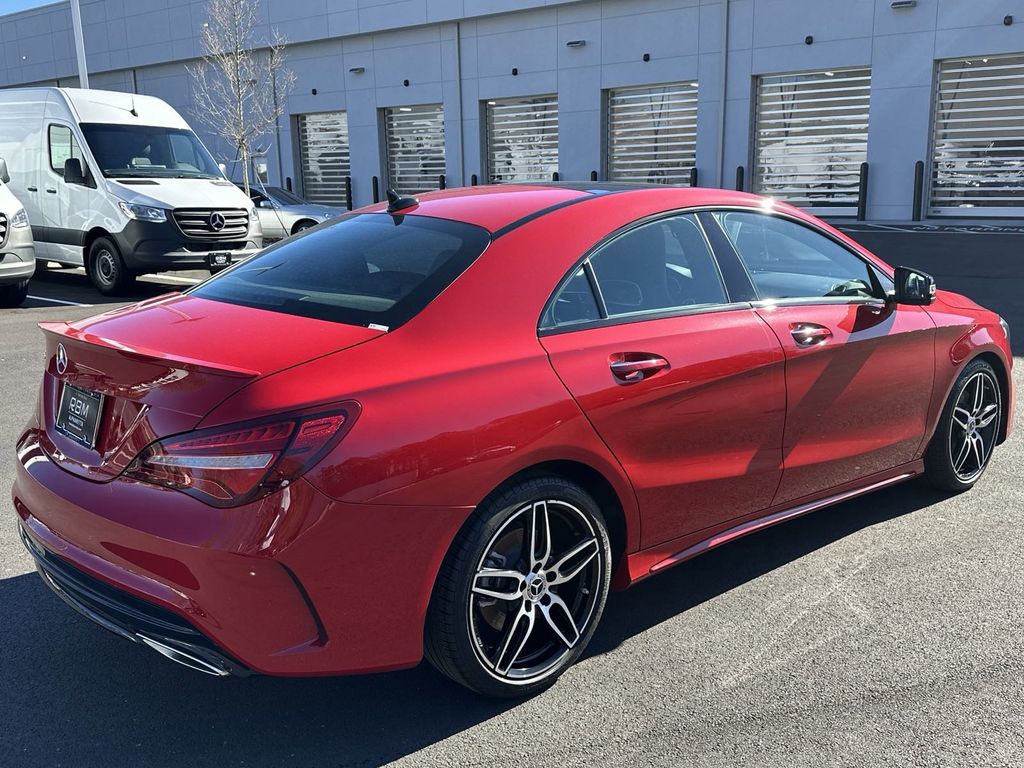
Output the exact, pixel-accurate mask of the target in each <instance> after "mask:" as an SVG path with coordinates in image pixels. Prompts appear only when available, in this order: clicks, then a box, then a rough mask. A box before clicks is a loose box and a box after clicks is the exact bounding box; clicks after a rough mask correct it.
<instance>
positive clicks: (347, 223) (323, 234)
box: [190, 213, 490, 329]
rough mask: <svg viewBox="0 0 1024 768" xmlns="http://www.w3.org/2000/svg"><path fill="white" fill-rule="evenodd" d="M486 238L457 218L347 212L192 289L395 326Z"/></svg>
mask: <svg viewBox="0 0 1024 768" xmlns="http://www.w3.org/2000/svg"><path fill="white" fill-rule="evenodd" d="M489 242H490V234H489V233H488V232H487V230H485V229H482V228H480V227H476V226H473V225H471V224H463V223H461V222H457V221H449V220H446V219H434V218H429V217H426V216H390V215H388V214H383V213H364V214H356V215H350V216H346V217H344V218H342V219H336V220H334V221H332V222H331V223H330V224H325V225H322V226H320V227H317V228H315V229H311V230H309V231H308V232H306V233H305V234H303V235H300V236H298V237H295V238H293V239H290V240H285V241H284V242H282V243H280V244H279V245H276V246H274V247H273V248H269V249H268V250H266V251H263V252H262V253H260V254H259V255H257V256H254V257H253V258H251V259H249V260H248V261H246V262H245V263H243V264H239V265H238V266H236V267H234V268H233V269H231V270H228V271H226V272H224V273H223V274H221V275H218V276H217V277H214V278H212V279H210V280H208V281H207V282H205V283H203V284H202V285H200V286H197V287H196V288H194V289H192V291H190V293H191V295H193V296H199V297H201V298H204V299H212V300H214V301H224V302H228V303H230V304H238V305H241V306H245V307H255V308H258V309H267V310H271V311H274V312H284V313H286V314H290V315H301V316H303V317H312V318H317V319H320V320H332V321H335V322H340V323H348V324H350V325H365V326H369V325H375V326H382V327H384V328H386V329H391V328H396V327H398V326H399V325H401V324H402V323H404V322H406V321H407V320H409V318H411V317H413V316H414V315H415V314H416V313H418V312H419V311H420V310H422V309H423V308H424V307H425V306H427V304H429V303H430V302H431V301H433V300H434V298H435V297H437V295H438V294H440V293H441V291H443V290H444V289H445V288H446V287H448V285H450V284H451V282H452V281H453V280H455V278H457V277H458V276H459V275H461V274H462V272H463V271H465V269H466V268H467V267H468V266H469V265H470V264H472V263H473V262H474V261H475V260H476V259H477V257H478V256H480V254H481V253H483V251H484V249H485V248H486V247H487V245H488V243H489Z"/></svg>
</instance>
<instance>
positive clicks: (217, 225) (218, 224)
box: [210, 211, 227, 232]
mask: <svg viewBox="0 0 1024 768" xmlns="http://www.w3.org/2000/svg"><path fill="white" fill-rule="evenodd" d="M226 223H227V222H226V221H224V214H223V213H217V212H216V211H214V212H213V213H211V214H210V229H212V230H213V231H214V232H220V231H221V230H222V229H224V225H225V224H226Z"/></svg>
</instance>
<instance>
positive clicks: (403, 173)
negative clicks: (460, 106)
mask: <svg viewBox="0 0 1024 768" xmlns="http://www.w3.org/2000/svg"><path fill="white" fill-rule="evenodd" d="M384 132H385V138H386V145H387V156H388V185H389V186H390V187H393V188H394V189H395V191H396V192H398V193H399V194H400V195H414V194H416V193H418V192H426V191H427V190H430V189H437V188H438V184H439V178H440V176H441V174H442V173H444V172H445V157H444V109H443V108H442V106H441V105H440V104H421V105H419V106H415V107H389V108H387V109H385V110H384Z"/></svg>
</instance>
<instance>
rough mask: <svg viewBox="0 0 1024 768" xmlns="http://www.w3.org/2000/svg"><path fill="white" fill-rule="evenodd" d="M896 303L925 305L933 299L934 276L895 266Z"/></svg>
mask: <svg viewBox="0 0 1024 768" xmlns="http://www.w3.org/2000/svg"><path fill="white" fill-rule="evenodd" d="M895 283H896V296H895V299H896V303H897V304H910V305H913V306H919V307H926V306H928V305H929V304H931V303H932V302H933V301H935V278H934V277H932V276H931V275H929V274H926V273H924V272H919V271H917V270H916V269H910V268H909V267H896V275H895Z"/></svg>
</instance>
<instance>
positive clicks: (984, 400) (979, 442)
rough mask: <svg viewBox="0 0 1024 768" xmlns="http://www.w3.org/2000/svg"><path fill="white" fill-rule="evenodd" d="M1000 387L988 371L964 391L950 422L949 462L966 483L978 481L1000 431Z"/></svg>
mask: <svg viewBox="0 0 1024 768" xmlns="http://www.w3.org/2000/svg"><path fill="white" fill-rule="evenodd" d="M999 411H1000V401H999V385H998V384H997V382H996V381H995V379H994V378H993V377H992V375H991V374H990V373H989V372H988V371H986V370H980V371H978V372H977V373H975V374H974V375H973V376H971V377H970V378H969V379H968V380H967V382H966V383H965V384H964V386H963V388H962V389H961V390H960V394H959V396H958V397H957V399H956V403H955V404H954V405H953V414H952V418H951V419H950V422H949V460H950V464H951V466H952V467H953V472H954V473H955V474H956V476H957V478H958V479H959V480H960V481H961V482H963V483H971V482H974V481H975V480H977V479H978V477H979V476H980V475H981V473H982V472H983V471H984V469H985V466H986V465H987V464H988V460H989V457H990V456H991V455H992V448H993V447H994V446H995V443H996V437H997V433H998V431H999Z"/></svg>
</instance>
